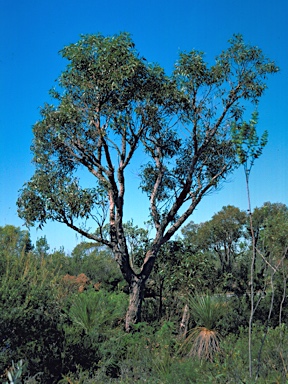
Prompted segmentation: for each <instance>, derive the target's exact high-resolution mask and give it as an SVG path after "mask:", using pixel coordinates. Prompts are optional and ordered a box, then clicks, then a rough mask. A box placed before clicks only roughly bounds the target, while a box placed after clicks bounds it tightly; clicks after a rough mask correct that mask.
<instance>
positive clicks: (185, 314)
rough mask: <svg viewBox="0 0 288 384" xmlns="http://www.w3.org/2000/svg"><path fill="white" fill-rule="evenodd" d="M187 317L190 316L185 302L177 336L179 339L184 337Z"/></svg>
mask: <svg viewBox="0 0 288 384" xmlns="http://www.w3.org/2000/svg"><path fill="white" fill-rule="evenodd" d="M189 318H190V313H189V307H188V304H185V306H184V310H183V316H182V320H181V323H180V329H179V338H180V339H185V338H186V335H187V331H188V322H189Z"/></svg>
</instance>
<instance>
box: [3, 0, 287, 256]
mask: <svg viewBox="0 0 288 384" xmlns="http://www.w3.org/2000/svg"><path fill="white" fill-rule="evenodd" d="M287 19H288V2H287V1H286V0H274V1H270V0H269V1H268V0H242V1H239V0H238V1H234V0H218V1H216V0H198V1H195V0H178V1H177V2H175V1H172V0H166V1H164V0H157V1H156V0H153V1H152V0H150V1H148V0H143V1H141V2H140V1H135V0H134V1H129V0H122V1H116V0H106V1H99V0H82V1H81V2H80V1H79V0H77V1H76V0H69V1H66V0H50V1H43V0H27V1H19V0H17V1H13V2H12V1H11V2H9V1H8V0H6V1H4V0H1V13H0V33H1V38H0V226H3V225H6V224H12V225H15V226H22V225H23V222H22V221H21V220H20V219H19V218H18V217H17V209H16V200H17V196H18V191H19V189H21V187H22V185H23V183H24V182H25V181H28V180H29V178H30V177H31V176H32V174H33V166H32V165H31V158H32V155H31V152H30V145H31V141H32V125H33V124H34V123H35V122H36V121H37V119H39V107H40V106H41V105H43V104H44V103H45V101H49V97H48V91H49V89H50V88H51V87H52V86H53V85H54V81H55V79H56V78H57V77H58V75H59V74H60V72H61V70H63V69H64V67H65V62H64V61H63V59H61V57H60V55H59V54H58V52H59V50H60V49H62V48H63V46H65V45H68V44H70V43H73V42H76V41H77V40H78V38H79V35H80V34H87V33H97V32H100V33H102V34H104V35H111V34H115V33H119V32H121V31H127V32H130V33H131V34H132V38H133V40H134V42H135V44H136V47H137V49H138V51H139V52H140V54H141V55H143V56H144V57H146V59H147V60H148V61H150V62H158V63H159V64H160V65H161V66H163V67H164V68H165V69H166V70H167V72H168V73H169V72H171V70H172V68H173V64H174V62H175V61H176V60H177V57H178V54H179V52H180V51H183V50H191V49H198V50H201V51H204V52H205V53H206V59H207V61H209V62H211V63H213V58H214V57H215V56H216V55H217V54H219V53H220V52H221V51H222V50H223V49H225V48H227V46H228V44H227V40H228V39H229V38H231V37H232V35H233V34H234V33H241V34H243V36H244V38H245V40H246V41H247V42H251V43H252V44H254V45H258V46H259V47H260V48H261V49H262V50H263V52H264V53H265V54H266V55H267V56H268V57H270V58H271V59H273V60H275V61H276V64H277V65H278V66H280V69H281V71H280V73H278V74H277V75H274V76H272V77H271V78H270V79H269V81H268V90H267V91H266V93H265V95H264V97H263V98H262V100H261V102H260V107H259V113H260V120H259V125H258V128H259V131H260V132H262V131H263V130H264V129H267V130H268V132H269V143H268V145H267V147H266V148H265V150H264V153H263V155H262V157H261V158H260V159H259V160H258V161H257V162H256V163H255V167H254V169H253V171H252V174H251V198H252V206H253V207H255V206H261V205H262V204H263V203H264V202H265V201H271V202H282V203H285V204H288V188H287V187H288V181H287V180H288V178H287V176H288V175H287V164H288V151H287V148H288V130H287V128H288V127H287V119H286V114H287V96H286V90H287V89H288V60H287V59H288V47H287V40H288V39H287V38H288V28H287ZM132 170H133V169H132ZM135 172H136V170H135ZM128 202H129V203H128ZM228 204H232V205H235V206H238V207H239V208H241V209H247V198H246V191H245V183H244V173H243V170H242V169H240V170H238V171H237V172H236V173H235V174H234V175H233V176H231V177H230V181H229V183H227V184H225V185H224V186H223V188H222V190H221V191H220V192H217V193H215V194H212V195H211V196H208V197H206V198H205V199H204V200H203V201H202V203H201V204H200V205H199V207H198V209H197V210H196V212H195V214H194V215H193V216H192V217H191V220H194V221H195V222H201V221H205V220H209V219H210V218H211V216H212V215H213V214H214V213H216V212H218V211H219V210H220V209H221V208H222V207H223V206H224V205H228ZM139 207H142V208H141V209H140V208H139ZM146 208H147V205H146V203H145V202H144V200H142V196H141V194H140V193H139V192H138V191H137V190H136V191H132V192H130V193H129V194H128V199H127V204H126V216H125V217H126V219H127V220H128V219H131V218H133V219H134V223H137V224H138V225H142V223H143V221H145V220H147V209H146ZM44 235H46V237H47V240H48V243H49V244H50V246H51V248H52V249H54V248H59V247H60V246H62V245H63V246H64V247H65V250H67V251H71V250H72V249H73V247H74V246H75V245H76V244H77V243H78V242H80V241H81V239H80V238H79V236H78V237H77V236H76V235H75V233H73V231H71V230H68V229H66V228H65V227H64V226H63V225H60V224H53V223H49V224H48V225H47V226H46V227H44V230H42V231H40V230H36V229H31V237H32V241H33V242H35V240H36V239H37V238H38V237H41V236H44Z"/></svg>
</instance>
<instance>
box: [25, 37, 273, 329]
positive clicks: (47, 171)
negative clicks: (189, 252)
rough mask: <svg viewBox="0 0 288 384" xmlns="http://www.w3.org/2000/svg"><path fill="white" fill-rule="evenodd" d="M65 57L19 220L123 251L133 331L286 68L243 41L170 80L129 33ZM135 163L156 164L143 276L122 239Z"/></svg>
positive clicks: (189, 62) (191, 62) (151, 168)
mask: <svg viewBox="0 0 288 384" xmlns="http://www.w3.org/2000/svg"><path fill="white" fill-rule="evenodd" d="M61 53H62V56H63V58H64V59H66V60H68V65H67V68H66V70H64V72H63V73H62V74H61V76H60V78H59V83H58V86H57V88H56V89H54V90H52V91H51V95H52V97H53V98H54V99H55V105H49V104H46V105H45V106H44V107H43V108H42V110H41V119H40V121H38V122H37V123H36V124H35V125H34V128H33V131H34V140H33V145H32V151H33V153H34V159H33V161H34V164H35V168H36V170H35V174H34V175H33V176H32V178H31V180H30V181H28V182H27V183H26V184H25V185H24V187H23V189H22V191H21V193H20V196H19V199H18V206H19V215H20V217H21V218H23V219H25V221H26V223H27V225H34V224H35V223H38V225H39V226H40V227H42V226H43V225H44V224H45V223H46V222H47V221H48V220H55V221H58V222H60V223H64V224H66V225H67V226H68V227H70V228H72V229H74V230H75V231H77V232H78V233H80V234H81V235H83V236H85V237H86V238H88V239H90V240H94V241H96V242H99V243H102V244H104V245H106V246H108V247H109V248H110V249H111V250H112V251H113V254H114V257H115V260H116V261H117V263H118V264H119V267H120V270H121V272H122V274H123V276H124V278H125V279H126V281H127V282H128V284H129V287H130V303H129V308H128V311H127V315H126V329H127V331H129V330H130V329H131V327H132V325H133V324H134V323H135V322H137V321H139V319H140V315H141V303H142V299H143V293H144V289H145V282H146V281H147V279H148V277H149V275H150V273H151V271H152V269H153V265H154V263H155V259H156V257H157V254H158V252H159V249H160V247H161V246H162V245H163V244H165V243H166V242H167V241H168V240H170V239H171V237H172V236H173V235H174V234H175V233H176V231H177V230H178V229H179V228H180V227H181V226H182V224H183V223H184V222H185V221H186V220H187V218H188V217H190V215H191V214H192V213H193V211H194V210H195V208H196V207H197V205H198V204H199V202H200V201H201V200H202V198H203V197H204V196H205V195H206V194H207V193H209V192H211V191H213V190H215V189H216V188H217V187H218V186H219V184H220V183H221V181H223V180H225V178H226V177H227V175H228V174H229V173H230V172H232V171H233V169H234V168H235V166H236V165H237V163H236V157H235V150H234V148H233V142H232V137H231V124H232V122H233V121H234V122H235V121H237V120H239V119H241V118H242V116H243V114H244V106H247V103H249V102H254V103H255V102H256V103H257V102H258V100H259V98H260V97H261V95H262V94H263V92H264V90H265V88H266V84H265V79H266V77H267V75H268V74H270V73H274V72H276V71H277V67H276V66H275V64H274V63H273V62H272V61H270V60H269V59H268V58H266V57H265V56H264V55H263V53H262V51H261V50H260V49H259V48H257V47H254V46H251V45H247V44H245V43H244V41H243V38H242V37H241V36H234V37H233V38H232V39H231V40H230V46H229V48H228V49H227V50H226V51H224V52H222V53H221V54H220V55H219V56H218V57H217V58H216V61H215V63H214V65H212V66H209V65H208V64H206V63H205V61H204V54H203V53H201V52H198V51H191V52H183V53H181V54H180V57H179V60H178V61H177V63H176V64H175V70H174V72H173V74H172V75H171V76H169V77H168V76H167V75H165V73H164V70H163V69H162V68H161V67H159V65H153V64H149V63H148V62H147V61H146V60H145V59H144V58H143V57H141V56H140V55H139V54H138V52H137V51H136V49H135V46H134V43H133V42H132V40H131V38H130V36H129V35H128V34H127V33H121V34H119V35H116V36H112V37H111V36H108V37H104V36H102V35H100V34H98V35H87V36H82V37H81V39H80V40H79V41H78V42H77V43H75V44H71V45H69V46H66V47H64V49H63V50H62V51H61ZM137 152H140V154H142V155H143V162H145V161H146V160H147V159H148V160H147V161H146V163H145V165H143V166H142V168H141V169H140V170H139V176H140V180H141V181H140V187H141V188H142V191H143V192H145V193H146V194H147V195H148V198H149V204H150V209H149V210H147V217H149V215H150V219H151V221H152V223H153V226H154V228H155V234H154V238H153V239H152V241H151V243H149V246H148V247H147V249H146V251H145V255H144V257H143V263H142V266H141V269H140V271H139V270H137V271H135V270H134V269H133V266H132V264H131V261H130V255H129V249H128V246H127V241H126V238H125V231H124V227H123V214H124V201H125V189H126V187H127V186H128V187H129V183H127V169H128V168H129V165H130V164H131V163H133V162H134V164H138V160H139V157H138V156H137V157H136V156H135V155H136V154H137ZM79 169H81V172H80V173H79ZM84 171H87V172H88V173H89V174H90V175H91V176H92V180H93V177H94V181H92V184H91V187H90V188H88V187H87V186H86V185H85V182H84V184H82V185H81V184H80V179H79V178H80V176H81V175H83V172H84ZM85 181H86V183H87V179H85ZM93 222H94V224H93ZM107 223H108V226H109V231H108V234H107V231H104V230H103V231H102V228H104V227H105V225H106V224H107ZM96 228H97V231H96Z"/></svg>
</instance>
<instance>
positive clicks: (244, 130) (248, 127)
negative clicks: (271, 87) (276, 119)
mask: <svg viewBox="0 0 288 384" xmlns="http://www.w3.org/2000/svg"><path fill="white" fill-rule="evenodd" d="M257 123H258V113H257V112H254V113H253V114H252V118H251V120H250V122H249V123H246V122H243V123H241V124H236V123H234V124H233V125H232V137H233V143H234V145H235V147H236V152H237V155H238V159H239V163H240V164H242V165H244V168H245V172H246V173H247V174H248V175H249V173H250V171H251V168H252V167H253V165H254V162H255V160H256V159H258V157H259V156H261V154H262V152H263V149H264V147H265V146H266V144H267V142H268V132H267V131H265V132H264V133H263V134H262V136H261V138H259V137H258V135H257V132H256V125H257Z"/></svg>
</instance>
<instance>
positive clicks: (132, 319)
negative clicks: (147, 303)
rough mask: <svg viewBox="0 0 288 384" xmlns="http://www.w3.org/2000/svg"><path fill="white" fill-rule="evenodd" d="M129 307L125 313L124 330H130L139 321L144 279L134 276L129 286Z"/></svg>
mask: <svg viewBox="0 0 288 384" xmlns="http://www.w3.org/2000/svg"><path fill="white" fill-rule="evenodd" d="M129 291H130V292H129V296H130V299H129V307H128V310H127V313H126V321H125V330H126V332H130V331H131V330H132V326H133V325H134V324H137V323H139V322H140V321H141V307H142V302H143V298H144V291H145V281H144V280H143V279H141V278H138V277H136V276H134V277H133V278H132V281H131V283H130V287H129Z"/></svg>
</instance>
